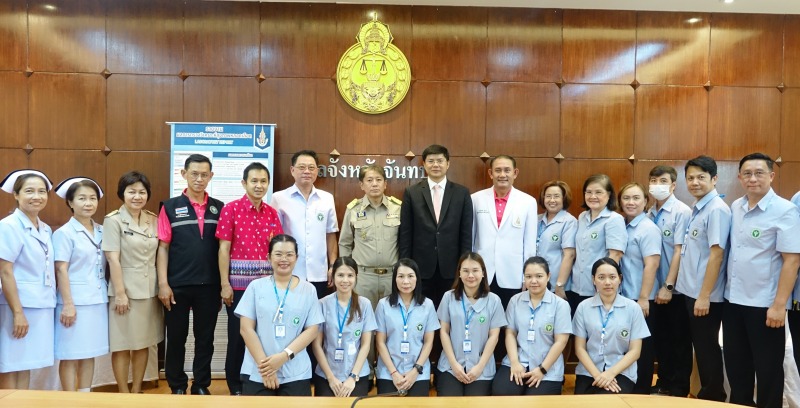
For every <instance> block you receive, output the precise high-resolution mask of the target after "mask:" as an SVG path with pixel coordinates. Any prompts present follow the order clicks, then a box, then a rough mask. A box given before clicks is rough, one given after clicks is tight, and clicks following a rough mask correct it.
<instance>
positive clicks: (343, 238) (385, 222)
mask: <svg viewBox="0 0 800 408" xmlns="http://www.w3.org/2000/svg"><path fill="white" fill-rule="evenodd" d="M400 204H402V202H401V201H400V200H398V199H396V198H394V197H390V196H383V201H382V202H381V205H380V206H378V207H377V208H375V207H373V206H372V205H371V204H370V202H369V198H367V196H366V195H365V196H364V197H362V198H356V199H354V200H353V201H351V202H350V204H348V205H347V211H345V213H344V219H343V220H342V230H341V233H340V235H339V255H340V256H350V257H352V258H353V259H354V260H355V261H356V263H358V280H357V283H356V292H358V294H359V295H362V296H365V297H366V298H368V299H369V300H370V302H372V308H373V309H374V308H375V307H377V305H378V300H380V299H381V298H382V297H384V296H387V295H389V294H390V293H391V292H392V266H393V265H394V264H395V263H396V262H397V256H398V251H397V230H398V228H399V227H400Z"/></svg>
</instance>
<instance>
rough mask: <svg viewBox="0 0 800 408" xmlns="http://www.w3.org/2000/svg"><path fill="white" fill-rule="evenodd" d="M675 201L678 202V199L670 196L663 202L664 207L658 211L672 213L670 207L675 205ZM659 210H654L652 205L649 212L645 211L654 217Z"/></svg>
mask: <svg viewBox="0 0 800 408" xmlns="http://www.w3.org/2000/svg"><path fill="white" fill-rule="evenodd" d="M675 201H678V198H677V197H675V194H670V196H669V198H667V201H664V205H662V206H661V208H660V210H664V211H665V212H672V206H673V205H675ZM660 210H656V206H655V205H653V206H652V207H650V210H649V211H647V213H648V214H653V216H654V217H655V216H656V214H658V212H659V211H660Z"/></svg>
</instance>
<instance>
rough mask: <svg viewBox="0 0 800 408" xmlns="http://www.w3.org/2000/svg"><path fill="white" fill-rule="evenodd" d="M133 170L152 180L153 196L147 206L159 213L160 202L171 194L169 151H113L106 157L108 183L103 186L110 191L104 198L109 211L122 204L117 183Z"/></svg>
mask: <svg viewBox="0 0 800 408" xmlns="http://www.w3.org/2000/svg"><path fill="white" fill-rule="evenodd" d="M132 170H137V171H140V172H142V173H144V175H145V176H147V178H148V179H149V180H150V188H151V192H152V193H153V194H152V195H153V196H152V197H150V200H149V201H148V202H147V206H146V207H145V208H147V209H148V210H150V211H152V212H154V213H158V203H159V202H160V201H161V200H166V199H167V198H169V196H170V190H171V188H170V185H169V174H170V168H169V152H121V151H120V152H111V154H109V155H108V158H107V159H106V183H105V186H103V190H105V191H106V192H107V193H108V195H107V196H106V197H107V199H105V198H104V201H105V202H106V210H107V212H111V211H113V210H115V209H117V208H119V207H120V206H122V200H120V199H119V197H117V184H118V183H119V178H120V176H122V175H123V174H125V173H127V172H129V171H132Z"/></svg>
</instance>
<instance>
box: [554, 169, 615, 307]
mask: <svg viewBox="0 0 800 408" xmlns="http://www.w3.org/2000/svg"><path fill="white" fill-rule="evenodd" d="M582 207H583V208H584V209H585V210H586V211H584V212H582V213H581V214H580V215H579V216H578V231H577V234H576V238H575V265H574V266H573V267H572V275H571V276H570V278H571V281H572V283H571V285H572V286H571V290H570V291H569V292H567V300H568V301H569V305H570V307H571V308H572V312H573V314H574V313H575V309H576V308H577V307H578V304H579V303H580V302H581V301H583V300H584V299H587V298H589V297H591V296H592V295H594V286H593V285H592V273H591V271H592V264H594V262H595V261H596V260H598V259H600V258H602V257H606V256H607V257H610V258H612V259H614V261H616V262H617V263H619V261H620V259H622V254H623V253H624V252H625V245H626V244H627V242H628V234H627V233H626V232H625V220H624V219H623V218H622V216H621V215H619V214H617V213H616V212H614V211H616V210H617V207H618V206H617V197H616V195H615V194H614V186H613V185H612V184H611V179H610V178H609V177H608V176H607V175H605V174H595V175H592V176H590V177H589V178H587V179H586V181H585V182H584V183H583V206H582Z"/></svg>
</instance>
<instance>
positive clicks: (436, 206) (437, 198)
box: [433, 184, 442, 224]
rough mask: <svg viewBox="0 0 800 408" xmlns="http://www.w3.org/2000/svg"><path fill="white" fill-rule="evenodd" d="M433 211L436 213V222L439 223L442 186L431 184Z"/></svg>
mask: <svg viewBox="0 0 800 408" xmlns="http://www.w3.org/2000/svg"><path fill="white" fill-rule="evenodd" d="M433 212H434V213H435V214H436V223H437V224H438V223H439V214H440V213H441V212H442V186H440V185H438V184H436V185H434V186H433Z"/></svg>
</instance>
